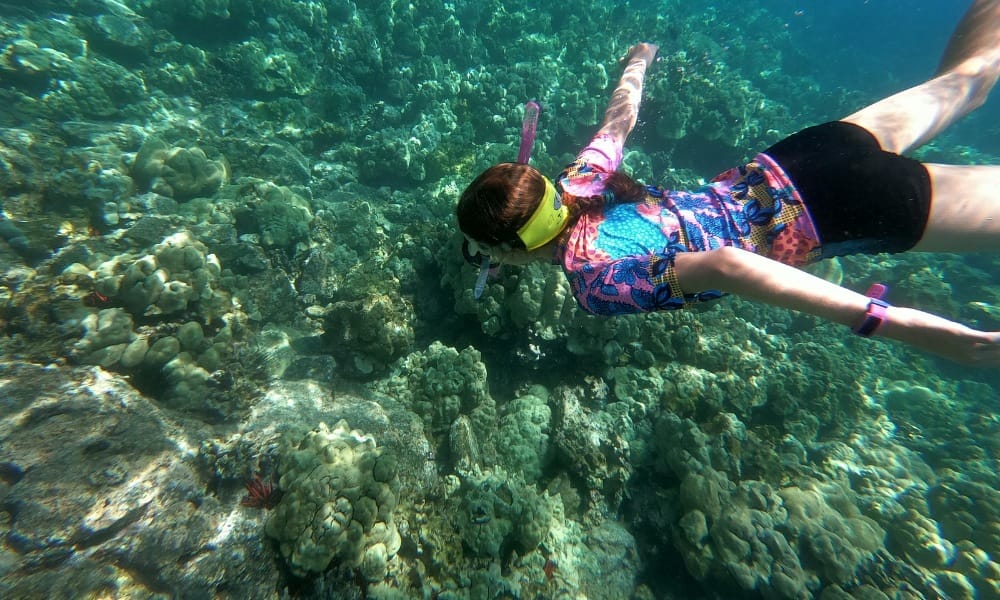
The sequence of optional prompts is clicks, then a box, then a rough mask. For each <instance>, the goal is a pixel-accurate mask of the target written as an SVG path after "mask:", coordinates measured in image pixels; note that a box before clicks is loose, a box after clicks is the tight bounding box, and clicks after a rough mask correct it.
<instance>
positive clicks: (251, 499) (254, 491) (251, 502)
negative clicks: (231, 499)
mask: <svg viewBox="0 0 1000 600" xmlns="http://www.w3.org/2000/svg"><path fill="white" fill-rule="evenodd" d="M246 488H247V495H246V496H243V499H242V500H240V504H242V505H243V506H249V507H250V508H263V509H264V510H270V509H272V508H274V507H275V506H277V505H278V502H281V490H280V489H278V487H277V486H276V485H274V483H272V482H270V481H264V479H263V478H262V477H261V476H260V475H259V474H258V475H254V476H253V479H250V480H248V481H247V482H246Z"/></svg>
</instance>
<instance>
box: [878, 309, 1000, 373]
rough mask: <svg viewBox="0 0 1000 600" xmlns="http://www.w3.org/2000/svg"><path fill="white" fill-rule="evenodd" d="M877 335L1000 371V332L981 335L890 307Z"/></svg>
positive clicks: (948, 357)
mask: <svg viewBox="0 0 1000 600" xmlns="http://www.w3.org/2000/svg"><path fill="white" fill-rule="evenodd" d="M887 317H888V319H887V321H886V323H885V324H884V325H883V326H882V327H880V328H879V330H878V334H879V335H884V336H885V337H889V338H893V339H897V340H899V341H901V342H906V343H907V344H910V345H912V346H915V347H917V348H920V349H921V350H925V351H927V352H930V353H932V354H937V355H938V356H943V357H945V358H947V359H950V360H953V361H955V362H958V363H962V364H966V365H970V366H977V367H989V366H994V367H1000V331H979V330H976V329H972V328H971V327H966V326H965V325H962V324H960V323H956V322H954V321H949V320H948V319H945V318H942V317H938V316H936V315H932V314H930V313H925V312H923V311H920V310H916V309H913V308H904V307H901V306H891V307H889V309H888V312H887Z"/></svg>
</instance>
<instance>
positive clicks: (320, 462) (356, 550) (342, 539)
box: [265, 421, 401, 582]
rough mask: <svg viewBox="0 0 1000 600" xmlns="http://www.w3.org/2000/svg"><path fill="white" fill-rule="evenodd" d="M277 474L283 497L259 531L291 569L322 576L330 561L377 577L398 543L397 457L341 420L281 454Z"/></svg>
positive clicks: (316, 430)
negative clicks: (273, 541)
mask: <svg viewBox="0 0 1000 600" xmlns="http://www.w3.org/2000/svg"><path fill="white" fill-rule="evenodd" d="M278 472H279V473H280V480H279V486H280V488H281V490H282V491H283V492H284V497H283V498H282V501H281V503H280V504H279V505H278V507H277V508H276V509H275V511H274V513H273V514H272V515H271V518H270V519H268V521H267V525H266V527H265V530H266V532H267V535H269V536H270V537H272V538H274V539H275V540H276V541H277V542H278V547H279V549H280V551H281V554H282V556H284V557H285V559H286V560H287V561H288V564H289V566H290V567H291V569H292V571H293V572H294V573H296V574H297V575H300V576H301V575H305V574H307V573H320V572H322V571H324V570H325V569H326V568H327V567H328V566H329V565H330V563H331V561H336V562H337V564H338V565H341V566H344V567H346V568H351V569H354V568H356V569H359V570H360V572H361V574H362V575H363V576H364V577H365V578H366V579H367V580H369V581H372V582H375V581H379V580H381V579H383V578H384V577H385V575H386V570H387V566H388V561H389V560H391V559H392V558H393V557H394V556H395V555H396V552H398V551H399V546H400V543H401V540H400V536H399V532H398V530H397V529H396V524H395V521H394V520H393V510H394V509H395V508H396V499H397V494H398V493H399V479H398V477H397V472H396V460H395V458H394V457H393V456H392V455H391V454H387V453H383V451H382V450H381V449H379V448H378V447H377V446H376V444H375V440H374V438H372V437H371V436H369V435H366V434H364V433H362V432H360V431H358V430H352V429H350V427H349V426H348V424H347V422H346V421H340V422H339V423H337V425H336V426H334V427H333V428H332V429H331V428H330V427H328V426H327V425H326V424H325V423H321V424H320V426H319V428H318V429H315V430H313V431H311V432H309V433H308V434H306V436H305V437H304V438H303V439H302V440H301V441H300V442H299V443H298V444H297V446H296V447H295V448H294V449H289V450H287V451H285V452H284V453H283V454H282V456H281V461H280V466H279V469H278Z"/></svg>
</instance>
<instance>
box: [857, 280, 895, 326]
mask: <svg viewBox="0 0 1000 600" xmlns="http://www.w3.org/2000/svg"><path fill="white" fill-rule="evenodd" d="M888 292H889V287H888V286H886V285H885V284H882V283H873V284H872V286H871V287H870V288H868V293H867V294H865V295H866V296H868V310H867V311H865V319H864V320H863V321H861V324H860V325H858V326H857V327H856V328H855V329H854V333H856V334H858V335H860V336H861V337H871V336H872V334H874V333H875V332H876V331H878V328H879V327H881V326H882V324H883V323H885V322H886V321H888V320H889V317H888V315H887V309H888V308H889V306H890V304H889V303H888V302H886V301H885V300H883V298H885V295H886V293H888Z"/></svg>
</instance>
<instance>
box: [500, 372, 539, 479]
mask: <svg viewBox="0 0 1000 600" xmlns="http://www.w3.org/2000/svg"><path fill="white" fill-rule="evenodd" d="M548 399H549V393H548V391H547V390H546V389H545V388H544V387H542V386H540V385H536V386H532V387H531V389H530V390H529V391H528V392H527V393H526V394H523V395H521V396H518V397H517V398H515V399H514V400H512V401H511V402H509V403H507V404H506V405H505V406H504V413H505V414H504V415H503V416H502V417H501V418H500V429H499V433H498V436H497V442H498V443H497V451H498V453H499V454H500V457H501V459H502V460H504V461H505V464H506V466H507V468H508V469H510V470H512V471H513V470H520V471H521V473H522V475H523V476H524V479H525V480H526V481H535V480H536V479H538V478H539V477H540V476H541V474H542V468H543V467H544V466H545V463H546V461H547V459H548V453H549V431H550V423H549V421H550V420H551V418H552V411H551V410H550V409H549V406H548V404H547V402H548Z"/></svg>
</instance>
